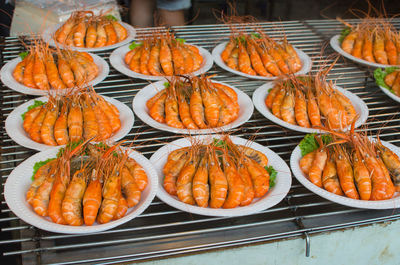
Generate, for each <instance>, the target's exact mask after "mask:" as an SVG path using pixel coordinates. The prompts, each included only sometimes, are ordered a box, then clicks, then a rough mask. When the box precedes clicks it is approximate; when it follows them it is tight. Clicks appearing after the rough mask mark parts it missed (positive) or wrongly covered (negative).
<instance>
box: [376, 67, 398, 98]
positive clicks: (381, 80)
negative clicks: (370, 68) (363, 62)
mask: <svg viewBox="0 0 400 265" xmlns="http://www.w3.org/2000/svg"><path fill="white" fill-rule="evenodd" d="M398 69H400V68H399V67H396V66H392V67H387V68H385V69H381V68H378V69H376V70H375V71H374V77H375V82H376V84H377V85H378V86H381V87H384V88H386V89H389V90H390V92H392V93H394V91H393V90H392V89H391V88H390V87H389V86H388V85H386V83H385V77H386V76H387V75H388V74H391V73H393V72H394V71H396V70H398Z"/></svg>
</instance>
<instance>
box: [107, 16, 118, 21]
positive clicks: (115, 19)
mask: <svg viewBox="0 0 400 265" xmlns="http://www.w3.org/2000/svg"><path fill="white" fill-rule="evenodd" d="M105 18H107V19H108V20H112V21H118V19H117V18H116V17H114V16H113V15H107V16H105Z"/></svg>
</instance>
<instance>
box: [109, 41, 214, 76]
mask: <svg viewBox="0 0 400 265" xmlns="http://www.w3.org/2000/svg"><path fill="white" fill-rule="evenodd" d="M186 44H188V43H186ZM189 45H192V46H195V47H197V48H198V49H199V52H200V54H201V56H203V62H202V64H201V67H200V69H199V70H197V71H194V72H192V73H191V75H195V76H196V75H201V74H204V73H205V72H207V71H208V70H210V68H211V67H212V65H213V59H212V56H211V54H210V53H209V52H208V51H207V50H206V49H204V48H202V47H200V46H197V45H193V44H189ZM129 51H130V49H129V45H126V46H123V47H120V48H118V49H116V50H115V51H113V52H112V53H111V55H110V63H111V65H112V66H113V67H114V68H115V69H116V70H117V71H119V72H121V73H123V74H124V75H127V76H130V77H133V78H140V79H144V80H163V79H164V76H154V75H144V74H141V73H137V72H134V71H132V70H131V69H129V66H128V65H127V64H126V63H125V54H126V53H127V52H129ZM166 77H167V78H168V76H166Z"/></svg>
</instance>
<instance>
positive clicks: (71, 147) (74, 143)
mask: <svg viewBox="0 0 400 265" xmlns="http://www.w3.org/2000/svg"><path fill="white" fill-rule="evenodd" d="M81 143H83V140H79V141H78V142H72V143H68V144H67V145H66V146H65V147H64V148H60V150H58V153H57V157H61V156H62V155H63V154H64V151H65V148H68V149H70V150H74V149H75V148H76V147H77V146H78V145H80V144H81ZM85 152H86V150H84V153H85Z"/></svg>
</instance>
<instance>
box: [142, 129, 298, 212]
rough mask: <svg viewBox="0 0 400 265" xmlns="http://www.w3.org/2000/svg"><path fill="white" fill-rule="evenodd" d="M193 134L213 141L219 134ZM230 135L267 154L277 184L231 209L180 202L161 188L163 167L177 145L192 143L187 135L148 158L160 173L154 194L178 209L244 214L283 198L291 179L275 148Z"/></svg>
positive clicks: (272, 204)
mask: <svg viewBox="0 0 400 265" xmlns="http://www.w3.org/2000/svg"><path fill="white" fill-rule="evenodd" d="M194 137H195V138H196V139H199V140H204V141H212V139H213V138H220V136H219V135H197V136H194ZM231 139H232V141H233V143H235V144H240V145H246V146H249V147H251V148H254V149H256V150H258V151H260V152H262V153H264V154H265V155H266V156H267V157H268V165H269V166H273V167H274V169H275V170H276V171H278V174H277V177H276V184H275V186H274V187H272V188H271V189H270V190H269V191H268V193H267V194H265V195H264V196H263V197H261V198H258V199H254V201H253V202H252V203H251V204H250V205H248V206H244V207H237V208H234V209H222V208H221V209H213V208H210V207H207V208H202V207H199V206H193V205H189V204H186V203H183V202H181V201H179V200H178V198H177V197H175V196H171V195H170V194H168V193H167V192H166V191H165V190H164V187H163V179H164V176H163V173H162V169H163V167H164V165H165V163H166V162H167V157H168V154H169V153H170V152H172V151H173V150H176V149H178V148H181V147H185V146H190V145H191V143H190V141H189V140H188V139H186V138H183V139H179V140H176V141H173V142H171V143H169V144H167V145H165V146H163V147H161V148H160V149H158V150H157V151H156V152H155V153H154V154H153V155H152V156H151V158H150V161H151V163H152V164H153V165H154V167H155V169H156V171H157V174H158V177H159V182H158V191H157V197H158V198H160V199H161V200H162V201H163V202H165V203H166V204H168V205H170V206H172V207H175V208H177V209H179V210H182V211H185V212H189V213H193V214H200V215H207V216H244V215H249V214H253V213H256V212H259V211H262V210H265V209H268V208H270V207H273V206H274V205H276V204H278V203H279V202H280V201H281V200H282V199H283V198H285V196H286V194H287V193H288V192H289V190H290V185H291V183H292V177H291V173H290V170H289V167H288V166H287V165H286V163H285V161H283V160H282V158H280V157H279V156H278V155H277V154H276V153H275V152H273V151H272V150H270V149H269V148H267V147H265V146H262V145H260V144H257V143H255V142H251V141H249V140H246V139H243V138H239V137H236V136H231Z"/></svg>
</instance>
